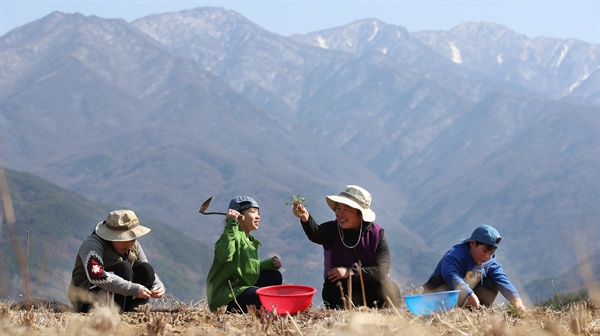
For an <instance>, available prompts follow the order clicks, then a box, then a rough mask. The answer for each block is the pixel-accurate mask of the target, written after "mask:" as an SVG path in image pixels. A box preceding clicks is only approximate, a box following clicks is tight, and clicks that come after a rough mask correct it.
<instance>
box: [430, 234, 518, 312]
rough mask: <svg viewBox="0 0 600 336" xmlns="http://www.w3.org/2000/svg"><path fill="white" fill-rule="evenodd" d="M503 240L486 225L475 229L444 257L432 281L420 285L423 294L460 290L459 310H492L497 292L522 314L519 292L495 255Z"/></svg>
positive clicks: (432, 276)
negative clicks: (484, 307)
mask: <svg viewBox="0 0 600 336" xmlns="http://www.w3.org/2000/svg"><path fill="white" fill-rule="evenodd" d="M501 240H502V237H500V233H499V232H498V230H496V229H495V228H493V227H491V226H489V225H481V226H479V227H477V228H476V229H475V230H474V231H473V233H472V234H471V237H469V238H466V239H463V240H462V241H461V242H460V243H459V244H456V245H454V246H453V247H452V248H451V249H450V250H448V251H447V252H446V254H444V256H443V257H442V259H441V260H440V262H439V263H438V264H437V267H436V268H435V270H434V271H433V274H431V277H430V278H429V280H428V281H427V283H425V284H424V285H423V287H424V293H432V292H442V291H448V290H456V289H458V290H460V293H459V299H458V306H464V304H465V301H466V305H467V306H470V307H473V308H475V309H479V307H480V305H485V306H487V307H489V306H491V305H492V303H493V302H494V300H495V299H496V296H497V295H498V290H500V293H502V295H503V296H504V297H505V298H506V299H507V300H508V301H509V302H510V303H511V304H512V305H513V306H514V307H515V308H517V309H519V310H521V311H525V310H526V308H525V306H524V305H523V301H522V300H521V298H520V296H519V292H517V289H516V288H515V286H513V284H512V283H511V282H510V280H509V279H508V277H507V276H506V274H504V271H503V270H502V265H500V263H498V262H497V261H496V255H495V254H494V252H495V251H496V249H497V248H498V244H500V241H501Z"/></svg>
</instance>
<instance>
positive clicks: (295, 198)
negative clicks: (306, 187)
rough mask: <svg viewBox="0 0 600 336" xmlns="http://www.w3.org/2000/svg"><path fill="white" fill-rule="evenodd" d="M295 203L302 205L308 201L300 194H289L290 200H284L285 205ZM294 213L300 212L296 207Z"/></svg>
mask: <svg viewBox="0 0 600 336" xmlns="http://www.w3.org/2000/svg"><path fill="white" fill-rule="evenodd" d="M296 203H300V204H302V205H304V204H306V203H308V201H307V200H306V198H304V197H302V196H300V195H295V196H290V200H289V201H287V202H285V205H286V206H288V205H294V204H296ZM296 213H297V214H298V215H300V214H301V213H300V211H299V210H298V209H296Z"/></svg>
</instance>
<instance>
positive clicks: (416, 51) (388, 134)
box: [0, 7, 600, 295]
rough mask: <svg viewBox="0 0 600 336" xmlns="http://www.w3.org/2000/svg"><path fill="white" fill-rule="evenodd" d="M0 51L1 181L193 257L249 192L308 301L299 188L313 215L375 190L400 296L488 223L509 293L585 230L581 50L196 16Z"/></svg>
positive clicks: (74, 26)
mask: <svg viewBox="0 0 600 336" xmlns="http://www.w3.org/2000/svg"><path fill="white" fill-rule="evenodd" d="M1 38H2V47H1V48H2V49H1V50H0V52H1V55H0V56H2V57H1V60H0V61H1V62H2V76H1V78H0V84H1V85H2V87H3V90H2V92H1V93H0V98H1V100H2V110H1V112H0V121H1V123H2V130H3V132H2V153H3V160H4V162H5V164H6V165H7V166H8V167H10V168H15V169H19V170H25V171H29V172H33V173H35V174H38V175H39V176H42V177H43V178H45V179H48V180H49V181H52V182H55V183H57V184H59V185H61V186H63V187H66V188H69V189H71V190H74V191H76V192H78V193H81V194H82V195H85V196H86V197H90V198H93V199H98V200H101V201H103V202H110V203H113V204H124V206H129V207H132V208H136V209H140V210H142V211H144V213H146V214H148V216H153V217H156V218H157V219H159V220H161V221H163V222H166V223H168V224H172V225H173V226H175V227H177V228H178V229H182V230H185V231H186V232H189V236H191V237H195V238H197V239H200V240H202V241H203V242H205V243H209V244H212V242H213V241H214V239H215V238H216V236H217V235H218V233H219V230H220V227H219V225H218V224H217V223H218V222H219V221H220V220H219V219H218V218H214V217H213V218H208V217H202V216H201V215H199V214H198V206H199V204H200V203H201V202H202V201H203V200H204V199H206V198H207V197H209V196H214V197H215V198H214V201H213V203H212V205H211V207H212V206H214V207H220V208H224V207H225V206H226V204H227V203H228V201H229V199H230V198H231V197H233V196H235V195H237V194H251V195H252V196H253V197H255V198H256V199H257V200H258V201H259V203H260V204H261V205H262V204H264V206H261V215H263V219H262V220H261V221H262V222H263V223H264V224H261V229H260V230H259V231H257V236H258V237H259V239H261V241H262V242H263V244H264V253H265V254H272V253H276V254H280V255H282V260H283V262H284V267H286V268H287V269H286V274H285V275H286V277H287V279H289V281H293V282H306V283H309V284H312V285H315V286H316V287H319V286H320V282H321V281H322V280H321V279H320V276H319V274H320V272H321V270H320V268H321V260H320V259H321V258H322V256H321V252H320V248H319V247H318V246H314V245H313V244H311V243H310V242H308V241H307V240H306V239H305V238H304V237H303V233H302V232H301V229H300V228H299V224H298V223H297V219H296V218H295V217H293V216H292V215H291V213H290V211H291V210H290V208H288V207H285V206H284V203H285V201H286V200H287V199H288V197H289V196H290V195H295V194H298V193H300V194H302V195H303V196H305V197H307V198H308V199H309V200H310V203H309V210H310V211H311V213H312V214H313V215H315V216H316V217H317V218H319V220H323V221H324V220H328V219H331V218H333V214H332V213H331V211H330V210H329V209H328V208H327V207H326V205H325V203H324V196H325V195H328V194H334V193H337V192H339V190H341V188H343V186H344V185H345V184H359V185H362V186H364V187H366V188H367V189H368V190H370V191H371V192H372V193H373V196H374V201H373V208H374V210H375V212H376V213H377V214H378V219H377V222H378V223H380V224H381V225H382V226H383V227H384V228H385V229H386V231H387V232H388V237H389V239H390V243H391V244H392V253H393V255H392V261H393V266H394V267H393V275H394V276H395V278H398V279H399V282H401V283H402V284H404V285H408V284H415V285H419V284H421V283H422V282H424V281H425V280H426V277H427V276H428V275H429V273H430V272H431V271H432V269H433V268H434V267H435V263H436V262H437V259H438V258H439V257H440V256H441V253H443V251H445V250H446V249H447V248H448V247H450V246H451V245H452V244H453V243H454V242H456V241H458V240H459V239H462V238H464V236H467V235H468V234H469V233H470V231H471V230H472V229H473V228H474V227H475V226H476V225H478V224H480V223H482V222H486V223H488V224H492V225H495V226H496V227H498V229H499V230H500V232H501V233H502V234H503V237H506V239H505V240H503V243H505V244H503V248H502V251H500V252H499V253H501V255H502V259H503V260H505V261H506V262H504V263H503V265H505V266H506V267H505V268H509V269H510V270H514V273H516V274H517V275H518V276H517V277H518V278H520V279H521V281H522V283H523V286H521V288H523V287H524V285H525V284H526V283H529V282H531V281H534V280H537V279H539V278H540V277H552V276H557V275H558V274H560V272H561V271H563V270H566V269H568V268H569V267H570V265H569V263H570V260H573V255H574V252H573V251H572V248H571V247H570V246H571V244H572V242H566V241H565V242H563V241H561V238H562V237H563V236H564V232H568V231H569V229H572V228H574V227H575V228H577V230H578V231H582V232H587V231H591V232H594V231H593V228H594V226H595V225H596V224H597V223H598V209H597V207H596V205H597V204H598V203H599V198H598V197H599V196H598V191H597V190H594V186H595V185H597V181H598V180H599V177H598V175H599V172H598V129H597V127H595V124H594V120H597V117H598V114H597V113H598V112H597V111H598V105H599V104H600V99H599V98H598V96H599V93H598V91H597V90H596V91H594V89H597V84H594V81H596V83H597V77H598V76H597V75H594V73H595V72H597V71H598V70H597V69H598V45H590V44H585V43H582V42H580V41H575V40H566V41H563V40H558V39H536V40H531V39H528V38H526V37H524V36H522V35H519V34H516V33H514V32H512V31H510V30H508V29H506V28H505V27H502V26H499V25H495V24H488V23H468V24H464V25H460V26H458V27H456V28H455V29H453V30H451V31H450V32H419V33H410V32H408V31H406V29H404V28H402V27H396V26H393V25H387V24H385V23H383V22H381V21H379V20H376V19H365V20H360V21H356V22H354V23H351V24H349V25H346V26H342V27H336V28H332V29H328V30H325V31H321V32H315V33H312V34H308V35H306V36H302V35H295V36H292V37H289V38H286V37H282V36H279V35H277V34H273V33H270V32H268V31H266V30H264V29H262V28H261V27H259V26H257V25H255V24H254V23H252V22H250V21H248V20H247V19H245V18H243V17H242V16H241V15H239V14H237V13H235V12H232V11H227V10H223V9H220V8H211V7H205V8H197V9H193V10H189V11H181V12H176V13H165V14H157V15H152V16H148V17H146V18H142V19H139V20H136V21H134V22H132V23H127V22H125V21H123V20H105V19H101V18H97V17H84V16H81V15H78V14H75V15H69V14H64V13H59V12H55V13H52V14H51V15H49V16H47V17H45V18H43V19H41V20H38V21H35V22H32V23H30V24H28V25H25V26H23V27H21V28H19V29H16V30H14V31H11V32H9V33H8V34H6V35H4V36H2V37H1ZM475 41H479V44H477V43H475ZM349 42H350V43H349ZM452 46H454V47H452ZM561 46H567V47H569V48H568V50H567V51H566V52H561V51H560V50H564V49H561ZM448 48H449V49H448ZM457 52H459V54H457ZM500 54H502V55H504V56H502V61H501V62H499V61H498V60H499V59H498V57H497V56H498V55H500ZM458 55H460V57H458ZM523 55H524V56H523ZM557 55H562V56H560V57H559V58H558V59H557V58H556V57H558V56H557ZM459 60H460V62H459ZM559 60H560V62H559ZM559 98H560V99H559ZM538 233H540V234H538ZM587 238H589V239H592V241H593V238H594V234H593V233H592V234H589V235H587ZM548 241H553V242H554V241H558V243H557V244H555V248H554V249H544V257H545V258H546V259H547V260H545V261H544V263H542V264H540V263H536V262H535V258H536V254H537V252H536V251H539V250H540V249H542V247H543V246H546V245H545V244H546V243H547V242H548ZM590 244H591V246H594V245H593V243H590ZM524 255H526V256H528V257H524ZM286 262H287V264H286ZM286 265H288V266H286ZM533 290H535V289H532V291H533ZM530 294H531V295H535V294H536V293H533V292H531V293H530Z"/></svg>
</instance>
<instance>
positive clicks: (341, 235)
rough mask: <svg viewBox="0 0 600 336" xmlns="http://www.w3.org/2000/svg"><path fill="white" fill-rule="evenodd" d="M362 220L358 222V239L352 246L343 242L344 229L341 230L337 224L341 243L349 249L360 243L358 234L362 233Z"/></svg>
mask: <svg viewBox="0 0 600 336" xmlns="http://www.w3.org/2000/svg"><path fill="white" fill-rule="evenodd" d="M362 227H363V225H362V222H361V223H360V231H358V240H357V241H356V244H354V246H348V245H346V243H344V231H342V229H341V228H340V226H339V225H338V233H339V234H340V240H341V241H342V244H344V246H346V247H347V248H349V249H353V248H355V247H356V246H358V243H360V236H361V235H362Z"/></svg>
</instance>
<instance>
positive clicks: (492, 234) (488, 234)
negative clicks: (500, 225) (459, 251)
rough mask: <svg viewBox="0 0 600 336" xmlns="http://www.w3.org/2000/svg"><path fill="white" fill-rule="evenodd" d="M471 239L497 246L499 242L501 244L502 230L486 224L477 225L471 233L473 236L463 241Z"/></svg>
mask: <svg viewBox="0 0 600 336" xmlns="http://www.w3.org/2000/svg"><path fill="white" fill-rule="evenodd" d="M471 240H475V241H478V242H480V243H484V244H486V245H491V246H493V247H496V248H497V247H498V244H500V241H501V240H502V237H500V232H498V230H496V229H494V228H493V227H491V226H489V225H485V224H484V225H481V226H479V227H477V228H476V229H475V231H473V233H472V234H471V237H469V238H465V239H463V240H461V242H462V243H468V242H470V241H471Z"/></svg>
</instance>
